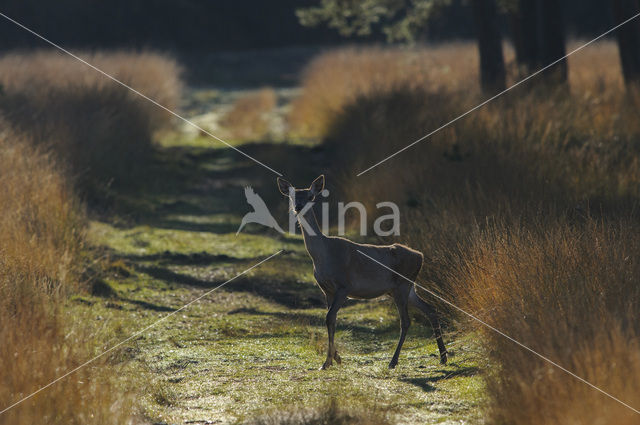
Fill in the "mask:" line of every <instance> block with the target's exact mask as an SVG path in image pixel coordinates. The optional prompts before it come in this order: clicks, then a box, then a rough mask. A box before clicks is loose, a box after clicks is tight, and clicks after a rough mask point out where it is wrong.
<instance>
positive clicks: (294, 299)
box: [74, 141, 482, 424]
mask: <svg viewBox="0 0 640 425" xmlns="http://www.w3.org/2000/svg"><path fill="white" fill-rule="evenodd" d="M202 145H203V144H202V143H201V141H198V142H197V143H195V142H194V143H192V144H186V143H185V144H184V145H180V146H175V143H174V146H172V147H165V148H164V149H163V151H162V152H161V154H160V155H159V158H158V161H157V164H156V165H155V169H154V171H153V172H152V174H151V175H150V179H149V180H150V183H149V187H147V188H145V190H144V191H143V192H142V193H144V195H135V196H129V197H123V198H122V199H119V200H118V205H119V206H118V208H119V211H125V212H126V214H124V216H123V215H122V214H121V219H113V220H111V219H110V220H109V221H108V222H105V221H93V222H92V223H91V226H90V232H89V233H90V240H91V242H92V244H94V245H95V246H97V247H99V248H100V249H101V250H103V252H104V253H105V255H106V258H108V260H107V264H108V270H109V274H108V276H106V277H105V278H104V279H103V281H102V282H100V284H98V285H95V287H94V295H92V296H87V297H78V298H76V299H75V303H74V304H75V305H76V307H75V308H78V309H83V310H86V311H85V313H86V312H87V311H89V312H90V313H89V316H90V317H92V318H93V319H94V320H96V321H97V322H98V323H102V325H101V326H102V327H103V328H104V329H107V331H105V333H106V334H108V338H107V342H108V343H115V342H116V341H119V340H122V339H124V338H126V337H127V336H129V335H131V334H132V333H134V332H136V331H137V330H139V329H141V328H143V327H144V326H145V325H147V324H149V323H152V322H153V321H155V320H158V319H159V318H161V317H163V316H164V315H166V314H168V313H169V312H171V311H174V310H175V309H177V308H179V307H181V306H182V305H184V304H186V303H188V302H189V301H191V300H193V299H194V298H197V297H198V296H200V295H201V294H202V293H204V292H206V291H208V290H209V289H211V288H213V287H214V286H216V285H218V284H220V283H222V282H224V281H226V280H227V279H229V278H231V277H233V276H235V275H236V274H238V273H239V272H241V271H243V270H245V269H246V268H248V267H250V266H252V265H253V264H255V263H257V262H259V261H260V260H261V259H263V258H265V257H267V256H269V255H271V254H272V253H274V252H276V251H278V250H280V249H283V250H284V253H283V254H282V255H280V256H278V257H276V258H274V259H272V260H270V261H269V262H267V263H265V264H263V265H261V266H260V267H258V268H256V269H254V270H253V271H251V272H249V273H248V274H246V275H244V276H242V277H240V278H238V279H236V280H234V281H232V282H231V283H229V284H228V285H226V286H225V287H223V288H221V289H219V290H217V291H215V292H213V293H212V294H211V295H210V296H207V297H206V298H205V299H203V300H201V301H199V302H197V303H195V304H194V305H192V306H190V307H189V308H188V309H186V310H184V311H181V312H179V313H178V314H176V315H175V316H173V317H171V318H170V319H168V320H166V321H163V322H162V323H160V324H158V325H157V326H156V327H154V328H153V329H151V330H149V331H148V332H146V333H145V334H144V335H141V336H140V337H138V338H137V339H135V340H134V341H132V342H131V343H129V344H128V345H127V346H126V348H123V349H122V350H121V351H120V352H119V353H118V356H117V358H118V359H120V360H122V359H126V360H127V362H125V363H127V364H128V366H127V367H125V368H124V369H123V370H124V371H126V373H127V374H128V375H129V376H127V380H130V381H132V382H135V383H136V384H135V385H136V386H137V387H139V389H138V390H137V395H136V397H138V398H139V404H140V405H141V406H142V411H143V418H142V419H143V422H147V423H170V424H174V423H175V424H185V423H201V424H204V423H216V424H217V423H220V424H226V423H235V422H238V421H247V420H250V419H253V418H256V417H258V416H260V415H265V414H270V415H283V414H284V415H285V416H286V413H282V412H290V411H295V410H299V409H314V408H316V407H318V406H324V405H327V403H330V402H331V400H332V399H334V402H335V404H336V405H337V406H338V407H339V408H342V409H347V410H354V409H356V410H357V409H360V411H362V410H363V409H364V411H366V410H372V409H377V410H378V411H382V412H383V416H384V415H387V417H388V419H389V421H390V422H391V423H477V422H478V421H479V413H478V410H479V406H480V403H481V393H482V383H481V378H480V376H479V369H478V366H479V365H478V363H477V362H478V361H480V359H481V358H480V355H479V354H477V353H476V352H474V350H473V349H472V347H473V344H472V342H471V341H469V340H467V339H464V338H463V339H459V340H456V341H453V342H452V341H451V339H452V337H453V336H452V335H448V341H449V342H451V345H452V347H453V351H454V352H455V356H454V357H452V359H451V362H450V364H449V365H447V366H446V367H443V366H441V365H440V364H439V363H438V359H437V357H436V355H435V353H436V352H437V348H436V347H435V344H434V341H432V339H431V338H430V334H431V331H430V329H429V328H428V327H426V326H423V323H425V320H424V319H423V318H421V317H419V316H415V317H414V320H413V324H414V325H413V326H412V328H411V329H410V331H409V336H408V339H407V342H406V344H405V347H404V350H403V353H402V356H401V358H400V363H399V366H398V367H397V368H396V369H395V370H393V371H389V370H387V368H386V365H387V363H388V360H389V358H390V356H391V354H392V353H393V349H394V347H395V344H396V341H397V337H398V333H399V323H398V318H397V313H396V312H395V308H394V307H393V305H392V303H391V301H390V300H374V301H370V302H350V303H349V304H348V305H347V306H346V307H345V308H343V309H342V310H341V311H340V313H339V317H338V331H337V334H336V338H337V342H338V348H339V350H340V353H341V355H342V358H343V364H342V365H340V366H335V367H333V368H332V369H330V370H328V371H319V370H318V367H319V366H320V365H321V364H322V361H323V356H324V347H325V343H326V336H325V334H326V331H325V327H324V315H325V308H324V300H323V297H322V294H321V292H320V290H319V289H318V288H317V287H316V286H315V285H314V283H313V277H312V266H311V261H310V259H309V258H308V256H307V254H306V252H305V251H304V246H303V244H302V240H301V239H300V238H299V237H295V236H287V237H283V236H280V235H279V234H277V233H276V232H275V231H272V230H269V229H264V228H260V227H259V226H257V225H249V226H248V227H247V228H246V229H245V231H244V232H243V233H241V234H240V235H238V236H236V235H235V231H236V229H237V227H238V225H239V223H240V220H241V217H242V215H243V214H245V213H246V212H248V211H249V206H248V205H246V203H245V200H244V194H243V191H242V188H243V186H245V185H248V184H250V185H252V186H253V187H254V188H255V190H256V191H257V192H258V193H259V194H260V195H261V196H263V198H264V199H265V200H266V202H267V204H268V205H270V206H274V208H273V209H272V210H273V211H275V212H274V216H275V217H276V218H284V217H286V205H285V202H284V200H283V199H280V198H279V195H277V193H276V192H277V190H276V187H275V179H274V176H273V175H270V174H269V173H268V172H266V171H264V170H261V169H259V167H257V166H254V165H253V164H252V163H250V162H248V161H246V160H244V159H243V158H242V157H240V156H238V155H237V154H235V153H234V152H233V151H231V150H230V149H223V148H220V147H216V146H213V145H212V146H211V147H202ZM243 149H245V150H247V151H249V152H250V153H251V154H255V155H256V156H258V157H259V158H260V159H261V160H263V161H264V162H266V163H268V164H270V165H271V164H273V166H274V167H278V169H279V170H280V171H282V172H283V173H284V174H285V175H287V176H295V177H294V178H298V177H300V178H310V177H311V176H309V175H308V173H310V174H312V175H313V174H317V170H318V169H322V163H323V158H322V152H320V151H317V150H315V149H311V148H308V147H304V146H290V145H284V144H254V145H245V146H243ZM283 158H308V159H309V158H310V159H311V160H312V161H314V164H311V165H312V166H309V164H308V163H305V164H302V165H296V164H288V163H287V162H285V161H283ZM313 165H317V167H316V166H313ZM151 176H152V177H151ZM276 206H277V207H276ZM122 217H123V218H122ZM280 221H281V222H285V219H283V220H280ZM123 373H125V372H123ZM140 388H141V390H140ZM277 412H280V413H277Z"/></svg>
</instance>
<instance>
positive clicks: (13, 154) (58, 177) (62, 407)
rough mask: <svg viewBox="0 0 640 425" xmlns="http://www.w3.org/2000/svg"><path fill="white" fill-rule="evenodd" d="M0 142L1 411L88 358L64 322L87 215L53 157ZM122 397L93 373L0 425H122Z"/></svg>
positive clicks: (7, 139) (78, 333)
mask: <svg viewBox="0 0 640 425" xmlns="http://www.w3.org/2000/svg"><path fill="white" fill-rule="evenodd" d="M3 128H4V130H3V132H2V133H1V134H0V170H2V172H1V173H0V323H2V326H0V341H1V344H0V364H2V367H1V368H0V382H2V385H1V386H0V400H2V406H0V410H2V409H4V408H6V407H8V406H9V405H11V404H13V403H14V402H17V401H18V400H19V399H21V398H22V397H25V396H27V395H29V394H31V393H32V392H34V391H36V390H37V389H39V388H40V387H42V386H44V385H46V384H48V383H49V382H51V381H53V380H54V379H55V378H57V377H59V376H60V375H62V374H63V373H65V372H66V371H69V370H71V369H73V368H74V367H76V366H78V365H79V364H81V362H83V361H84V360H86V359H87V358H89V357H90V355H91V353H92V350H93V348H94V347H93V346H92V343H91V342H90V341H92V338H90V337H89V330H88V329H87V328H85V327H83V326H81V325H79V324H78V323H77V322H73V321H70V319H71V318H69V317H67V313H65V312H64V308H63V303H64V300H65V296H66V295H68V294H69V293H70V292H71V291H73V290H76V289H77V279H78V275H79V272H80V266H79V264H80V263H81V262H80V250H81V248H82V240H83V227H84V226H83V221H84V218H83V211H82V209H81V208H80V205H79V203H78V202H77V200H76V199H75V196H74V195H73V193H72V191H71V187H70V184H68V182H67V181H66V179H65V177H64V175H63V174H61V173H60V171H59V170H58V169H57V167H56V166H55V161H54V160H53V159H52V157H51V155H48V154H45V153H43V152H42V151H38V150H36V149H34V148H33V146H32V144H31V143H29V142H28V141H26V140H25V139H24V137H20V136H18V135H16V134H14V133H12V132H10V131H8V130H7V129H6V128H7V126H6V124H4V126H3ZM126 400H127V398H126V397H125V396H124V395H122V394H118V392H117V391H116V390H115V388H114V383H113V378H112V377H109V376H108V375H107V374H105V373H104V371H101V370H100V369H99V368H98V369H96V368H94V367H90V368H87V369H84V370H82V371H81V372H79V373H78V374H76V375H74V376H72V377H70V378H68V379H65V380H62V381H60V382H59V383H57V384H55V385H53V386H52V387H50V388H48V389H47V390H45V391H43V392H42V393H40V394H38V395H36V396H34V397H33V398H32V399H29V400H27V401H25V402H24V403H22V404H20V405H18V406H16V407H15V408H13V409H11V410H9V411H7V412H6V413H4V414H2V415H0V423H2V424H18V425H19V424H33V423H40V422H46V423H59V424H70V423H71V424H75V423H77V424H80V423H82V424H86V423H95V424H105V423H114V424H115V423H123V421H125V420H126V419H127V417H128V415H129V414H130V413H129V412H128V411H127V410H128V409H126V408H123V407H124V406H123V403H124V404H126V403H127V401H126Z"/></svg>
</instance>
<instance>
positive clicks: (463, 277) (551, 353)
mask: <svg viewBox="0 0 640 425" xmlns="http://www.w3.org/2000/svg"><path fill="white" fill-rule="evenodd" d="M639 230H640V229H639V228H638V225H637V223H635V222H627V221H620V222H615V223H607V224H603V223H601V222H596V221H591V220H590V221H588V222H587V223H586V224H584V225H581V226H575V225H567V224H566V223H551V222H550V221H549V220H544V221H542V222H541V223H540V225H539V226H536V227H533V229H532V230H527V229H523V228H517V227H514V226H510V227H509V228H506V229H500V228H491V229H487V230H486V231H484V232H483V233H482V235H481V236H480V237H478V238H477V239H475V240H474V242H473V245H472V246H471V247H470V249H469V251H468V252H466V253H465V259H464V265H463V266H462V267H461V268H460V269H459V271H458V272H456V273H454V275H455V276H453V278H454V279H455V282H456V285H455V298H456V299H457V300H458V302H459V303H461V305H462V306H463V307H464V308H466V309H467V310H468V311H473V312H475V313H476V314H477V315H478V316H480V318H482V319H483V320H485V321H487V322H488V323H490V324H492V325H493V326H496V327H497V328H498V329H500V330H501V331H503V332H505V333H506V334H508V335H510V336H512V337H514V338H516V339H517V340H518V341H520V342H521V343H523V344H525V345H526V346H528V347H530V348H531V349H533V350H535V351H537V352H539V353H543V354H544V355H545V356H547V357H548V358H550V359H551V360H553V361H554V362H556V363H558V364H560V365H562V366H563V367H565V368H567V369H569V370H571V371H573V372H574V373H576V374H577V375H578V376H580V377H582V378H584V379H586V380H588V381H589V382H591V383H593V384H594V385H596V386H598V387H600V388H601V389H603V390H604V391H606V392H609V393H611V394H612V395H613V396H615V397H617V398H619V399H621V400H622V401H624V402H626V403H627V404H629V405H631V406H634V407H636V408H637V407H638V406H640V383H638V381H637V380H635V379H630V377H632V376H638V374H640V346H639V345H638V335H639V334H640V322H638V317H639V315H640V307H639V306H640V286H638V284H637V281H638V277H639V276H640V261H639V259H640V238H639V237H638V235H639V234H640V233H639ZM472 325H473V326H476V327H478V328H479V330H480V332H481V335H482V337H483V338H484V339H485V346H486V347H487V353H488V355H489V356H490V358H491V359H492V360H494V362H495V363H496V364H499V365H500V366H501V367H500V369H497V370H495V371H493V372H492V373H491V374H490V377H489V391H490V392H491V394H492V399H493V404H492V406H491V414H492V417H493V418H494V419H495V420H496V421H497V422H499V423H517V424H540V423H544V424H563V423H576V424H593V423H596V424H597V423H601V424H609V423H615V424H633V423H637V419H638V415H637V414H636V413H634V412H633V411H631V410H630V409H628V408H626V407H624V406H622V405H621V404H619V403H617V402H616V401H614V400H611V399H609V398H607V397H606V396H604V395H603V394H601V393H599V392H597V391H595V390H594V389H592V388H590V387H588V386H587V385H585V384H584V383H582V382H580V381H578V380H577V379H575V378H573V377H571V376H569V375H568V374H566V373H564V372H562V371H561V370H559V369H557V368H556V367H554V366H553V365H551V364H549V363H546V362H544V361H543V360H541V359H539V358H537V357H535V356H534V355H533V354H531V353H529V352H527V351H525V350H523V349H522V348H521V347H518V346H517V345H515V344H514V343H512V342H511V341H509V340H507V339H505V338H503V337H502V336H500V335H498V334H496V333H494V332H492V331H490V330H488V329H486V328H484V327H482V326H480V325H478V324H477V323H473V324H472Z"/></svg>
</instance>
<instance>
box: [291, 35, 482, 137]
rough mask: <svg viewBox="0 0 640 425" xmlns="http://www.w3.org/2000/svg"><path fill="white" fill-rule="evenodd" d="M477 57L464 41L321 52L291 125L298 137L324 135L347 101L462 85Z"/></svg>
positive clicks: (307, 74)
mask: <svg viewBox="0 0 640 425" xmlns="http://www.w3.org/2000/svg"><path fill="white" fill-rule="evenodd" d="M476 56H477V54H476V51H475V48H474V47H473V46H472V45H469V44H462V43H460V44H445V45H442V46H439V47H434V48H415V49H409V48H407V49H402V50H401V49H393V48H381V47H375V48H366V49H360V48H355V47H352V48H344V49H339V50H336V51H331V52H329V53H326V54H323V55H320V56H318V57H317V58H316V59H315V60H313V61H312V62H311V64H309V66H308V67H307V69H306V70H305V72H304V75H303V78H302V88H303V92H302V95H301V96H300V97H299V98H298V99H296V100H294V102H293V103H292V109H291V113H290V116H289V125H290V127H291V130H292V132H293V133H294V134H295V135H297V136H302V137H317V136H320V137H322V136H324V135H325V134H326V131H327V129H328V127H329V125H330V124H331V122H332V121H333V119H335V118H336V117H338V116H339V115H340V114H341V113H342V112H343V108H344V107H345V106H346V105H348V104H349V103H351V102H353V101H355V100H356V98H358V97H361V96H367V95H368V94H370V93H372V92H381V91H388V90H392V89H394V88H395V87H396V86H405V87H409V88H424V89H429V90H430V91H432V92H437V91H438V90H440V89H443V88H444V87H443V85H446V84H452V85H449V86H447V89H448V90H451V91H455V90H456V89H457V87H456V85H457V84H462V85H463V86H464V87H466V86H467V81H468V80H469V79H476V75H477V74H476V68H477V67H475V61H476V60H477V59H476ZM454 64H455V66H452V65H454ZM458 82H459V83H458Z"/></svg>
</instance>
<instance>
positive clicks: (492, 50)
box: [472, 0, 506, 94]
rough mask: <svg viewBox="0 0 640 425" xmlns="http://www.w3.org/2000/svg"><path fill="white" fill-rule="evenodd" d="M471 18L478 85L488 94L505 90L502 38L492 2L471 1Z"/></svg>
mask: <svg viewBox="0 0 640 425" xmlns="http://www.w3.org/2000/svg"><path fill="white" fill-rule="evenodd" d="M472 3H473V16H474V21H475V26H476V37H477V39H478V50H479V52H480V84H481V86H482V90H483V91H484V92H486V93H489V94H494V93H497V92H499V91H501V90H504V89H505V87H506V86H505V84H506V83H505V75H506V72H505V68H504V56H503V54H502V37H501V36H500V27H499V25H498V9H497V7H496V3H495V1H494V0H473V2H472Z"/></svg>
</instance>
